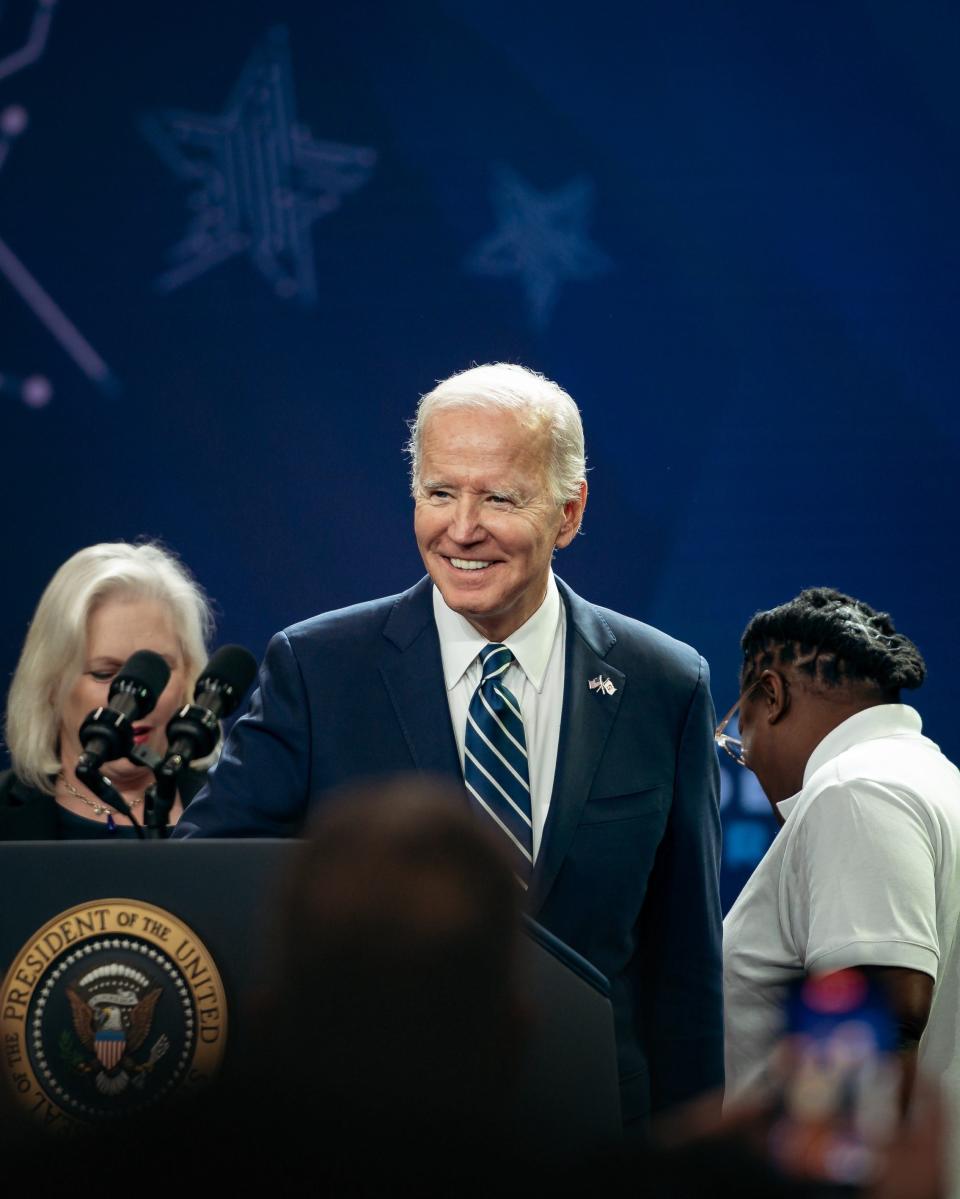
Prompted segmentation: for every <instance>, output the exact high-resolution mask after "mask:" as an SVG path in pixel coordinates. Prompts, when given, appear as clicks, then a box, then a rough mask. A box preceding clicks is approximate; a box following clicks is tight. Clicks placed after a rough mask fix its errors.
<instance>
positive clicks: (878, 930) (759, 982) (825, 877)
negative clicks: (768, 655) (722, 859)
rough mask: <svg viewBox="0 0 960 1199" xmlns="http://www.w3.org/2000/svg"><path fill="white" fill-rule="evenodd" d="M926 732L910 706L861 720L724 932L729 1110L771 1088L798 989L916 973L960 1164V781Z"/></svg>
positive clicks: (795, 812)
mask: <svg viewBox="0 0 960 1199" xmlns="http://www.w3.org/2000/svg"><path fill="white" fill-rule="evenodd" d="M920 730H921V722H920V717H919V715H918V714H917V712H915V711H914V709H913V708H910V707H907V706H906V705H904V704H883V705H880V706H878V707H874V708H867V709H866V710H865V711H863V712H858V713H857V714H856V715H855V716H851V717H850V718H849V719H848V720H845V721H844V722H843V723H842V724H840V725H838V726H837V728H835V729H833V731H832V732H830V733H829V734H828V735H827V736H826V737H825V738H824V739H823V741H821V742H820V744H819V745H818V746H817V748H816V749H815V750H814V752H813V753H812V754H811V756H810V760H809V761H808V762H807V766H806V769H805V771H804V774H803V789H802V790H801V791H800V793H799V794H798V795H794V796H792V797H791V798H790V799H785V800H784V801H783V802H782V803H780V804H778V808H779V810H780V813H781V815H783V816H784V818H785V823H784V825H783V827H782V828H781V829H780V832H779V833H778V834H777V836H776V838H775V840H774V842H773V844H772V845H771V846H770V848H769V849H768V850H767V853H766V855H765V856H764V858H763V860H762V861H761V862H760V864H759V866H757V868H756V870H755V871H754V873H753V875H752V877H751V878H750V880H749V881H748V883H747V885H746V886H745V887H744V889H743V891H742V892H741V893H740V896H739V898H738V899H737V901H736V903H735V904H734V905H733V907H732V908H731V909H730V912H729V913H728V914H727V918H726V920H725V921H724V924H723V937H724V945H723V987H724V1003H725V1020H726V1034H725V1050H726V1054H725V1056H726V1083H727V1097H728V1099H735V1098H736V1097H737V1096H738V1095H740V1094H742V1093H743V1092H744V1091H747V1090H750V1089H752V1088H754V1087H756V1086H758V1085H760V1086H762V1084H763V1082H764V1080H765V1077H766V1070H765V1067H766V1062H767V1059H768V1057H769V1054H770V1051H771V1049H772V1047H773V1044H774V1042H775V1040H776V1039H777V1037H778V1035H779V1033H780V1030H781V1027H782V1018H781V1009H780V1001H781V998H782V989H783V985H784V984H785V983H787V982H789V981H791V980H793V979H796V978H798V977H801V976H802V975H803V974H805V973H810V972H812V973H827V972H829V971H831V970H839V969H841V968H843V967H845V966H866V965H870V966H904V967H907V968H908V969H911V970H920V971H922V972H923V973H924V974H929V975H930V976H931V977H932V978H933V979H934V992H933V1005H932V1008H931V1011H930V1018H929V1020H928V1022H927V1027H926V1031H925V1032H924V1034H923V1038H922V1040H921V1042H920V1051H919V1063H920V1068H921V1069H922V1070H923V1071H924V1072H925V1073H927V1074H928V1075H931V1076H933V1077H935V1078H938V1079H939V1080H940V1082H941V1084H942V1086H943V1087H944V1090H945V1091H946V1093H947V1097H948V1101H952V1106H953V1108H954V1113H955V1114H954V1136H953V1137H952V1138H951V1139H952V1141H953V1142H954V1145H955V1152H957V1150H958V1149H960V1147H957V1146H956V1142H958V1141H960V1124H958V1122H957V1119H956V1114H957V1113H960V930H958V924H960V773H958V771H957V768H956V767H955V766H954V765H953V764H952V763H951V762H950V761H948V760H947V758H945V757H944V756H943V754H942V753H941V752H940V750H939V749H938V748H937V746H936V745H934V743H933V742H932V741H930V740H929V739H928V738H926V737H924V736H922V734H921V731H920ZM955 1165H956V1166H960V1152H958V1153H957V1158H956V1162H955ZM957 1179H960V1174H958V1172H957V1170H956V1169H955V1171H954V1180H955V1183H954V1192H953V1193H954V1194H956V1193H957V1185H956V1183H957Z"/></svg>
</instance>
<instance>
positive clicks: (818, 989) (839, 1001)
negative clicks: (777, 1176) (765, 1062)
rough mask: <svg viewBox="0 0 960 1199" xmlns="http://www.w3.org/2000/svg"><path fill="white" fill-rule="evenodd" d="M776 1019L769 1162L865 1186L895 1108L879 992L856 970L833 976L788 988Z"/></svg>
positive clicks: (890, 1025) (890, 1039) (893, 1034)
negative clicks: (782, 1022) (778, 1032)
mask: <svg viewBox="0 0 960 1199" xmlns="http://www.w3.org/2000/svg"><path fill="white" fill-rule="evenodd" d="M785 1014H786V1030H785V1033H784V1037H783V1040H782V1042H781V1044H780V1045H779V1046H778V1049H777V1053H776V1055H775V1059H774V1063H773V1068H774V1082H775V1087H776V1091H777V1094H778V1104H777V1112H776V1117H775V1119H774V1122H773V1126H772V1129H771V1133H770V1152H771V1155H772V1157H773V1159H774V1161H775V1162H776V1164H777V1165H778V1166H779V1167H780V1168H781V1169H782V1170H783V1171H784V1172H786V1173H787V1174H789V1175H792V1176H794V1177H801V1178H810V1179H819V1180H821V1181H823V1182H825V1183H834V1184H837V1185H839V1186H846V1187H859V1186H863V1185H865V1184H868V1183H870V1182H871V1181H872V1180H873V1178H874V1175H875V1172H876V1168H877V1164H878V1154H879V1151H880V1150H881V1149H882V1148H883V1146H885V1145H886V1144H887V1143H889V1140H890V1137H891V1135H892V1134H893V1131H894V1129H895V1126H896V1123H897V1120H898V1110H899V1109H898V1102H899V1087H900V1064H899V1061H898V1058H897V1053H896V1050H897V1028H896V1024H895V1022H894V1020H893V1017H892V1015H891V1013H890V1011H889V1008H888V1005H887V1003H886V999H885V995H884V993H883V991H882V990H881V988H879V987H878V986H876V985H875V984H873V983H872V982H871V981H870V980H869V979H868V978H867V977H866V976H865V975H864V974H862V973H861V972H860V971H858V970H840V971H837V972H836V973H834V974H828V975H822V976H820V977H811V978H807V979H804V980H803V981H802V982H800V983H798V984H796V985H795V986H794V987H793V988H791V990H790V992H789V994H788V997H787V1003H786V1012H785Z"/></svg>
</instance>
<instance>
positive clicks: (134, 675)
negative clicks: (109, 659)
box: [110, 649, 170, 715]
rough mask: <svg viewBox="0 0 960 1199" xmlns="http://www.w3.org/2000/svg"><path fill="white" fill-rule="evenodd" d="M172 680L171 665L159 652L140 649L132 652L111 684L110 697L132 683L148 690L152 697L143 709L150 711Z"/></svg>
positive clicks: (124, 689) (138, 688)
mask: <svg viewBox="0 0 960 1199" xmlns="http://www.w3.org/2000/svg"><path fill="white" fill-rule="evenodd" d="M169 681H170V667H169V666H168V665H167V664H166V662H165V661H164V660H163V658H161V657H160V655H159V654H155V653H154V652H153V650H152V649H138V650H137V652H136V653H135V654H131V655H130V657H129V658H127V660H126V662H124V664H123V665H122V666H121V667H120V670H119V671H118V672H117V674H116V675H115V676H114V679H113V682H112V683H111V684H110V698H111V699H112V698H113V697H114V695H115V694H116V693H117V692H119V691H128V690H130V687H131V684H132V685H133V686H134V687H135V688H136V689H137V690H140V689H141V688H142V689H143V690H144V691H146V692H147V693H148V695H149V697H150V702H149V704H148V705H147V706H146V707H144V708H143V709H142V711H141V715H142V714H143V712H149V711H150V709H151V708H153V707H154V706H155V705H156V702H157V700H158V699H159V698H160V696H161V694H162V693H163V689H164V687H166V685H167V683H168V682H169Z"/></svg>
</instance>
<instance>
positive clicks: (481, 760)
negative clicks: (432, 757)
mask: <svg viewBox="0 0 960 1199" xmlns="http://www.w3.org/2000/svg"><path fill="white" fill-rule="evenodd" d="M512 661H513V654H512V653H511V652H510V650H509V649H507V647H506V646H505V645H486V646H484V648H483V649H482V650H481V651H480V685H479V686H478V687H477V689H476V691H475V692H474V695H473V699H472V700H471V701H470V708H469V711H468V712H467V732H466V738H465V741H464V755H463V777H464V781H465V782H466V784H467V790H468V791H469V792H470V794H471V795H472V797H473V799H474V800H475V801H476V803H477V806H478V807H480V808H482V809H483V811H484V812H485V813H486V815H487V816H489V818H490V819H491V820H492V821H493V822H494V824H496V825H497V827H498V828H499V829H500V830H501V832H503V833H504V834H505V836H506V839H507V845H508V849H509V850H510V856H511V858H512V860H513V868H514V872H515V873H516V875H517V878H518V879H519V880H520V882H521V883H522V884H523V886H524V887H526V886H527V885H528V883H529V881H530V873H531V871H532V869H533V825H532V822H531V808H530V773H529V770H528V767H527V740H526V737H525V736H524V733H523V717H522V716H521V714H520V704H519V703H518V702H517V698H516V696H515V695H514V694H513V692H512V691H510V690H508V688H507V686H506V684H505V683H504V681H503V676H504V674H505V673H506V671H507V668H508V667H509V665H510V663H511V662H512Z"/></svg>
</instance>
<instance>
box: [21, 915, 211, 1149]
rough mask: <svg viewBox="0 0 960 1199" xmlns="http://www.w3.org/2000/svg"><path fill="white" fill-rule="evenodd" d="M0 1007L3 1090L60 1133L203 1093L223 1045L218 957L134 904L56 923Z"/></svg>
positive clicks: (31, 949)
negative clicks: (180, 1092)
mask: <svg viewBox="0 0 960 1199" xmlns="http://www.w3.org/2000/svg"><path fill="white" fill-rule="evenodd" d="M0 1004H2V1006H0V1049H2V1057H0V1069H2V1073H3V1074H4V1075H5V1078H6V1085H7V1086H9V1087H11V1088H12V1089H13V1092H14V1094H15V1096H16V1097H17V1099H18V1101H19V1103H20V1104H21V1105H22V1106H23V1107H26V1108H27V1109H29V1110H30V1111H31V1112H32V1114H33V1115H34V1116H35V1117H36V1118H37V1119H38V1120H40V1121H41V1122H42V1123H43V1124H44V1125H49V1126H56V1127H58V1128H61V1129H64V1130H68V1129H70V1128H76V1127H78V1126H80V1125H88V1124H97V1123H101V1122H103V1121H109V1120H115V1119H117V1118H119V1117H122V1116H127V1115H129V1114H130V1113H132V1112H135V1111H137V1110H139V1109H141V1108H144V1107H147V1106H149V1105H150V1104H152V1103H155V1102H157V1100H159V1099H162V1098H164V1097H165V1096H167V1095H169V1094H170V1093H171V1092H173V1091H174V1090H177V1089H187V1090H189V1089H194V1088H197V1087H200V1086H203V1085H204V1084H205V1083H207V1082H209V1081H210V1080H211V1079H212V1078H213V1077H214V1076H215V1075H216V1073H217V1070H218V1069H219V1066H220V1062H221V1060H222V1058H223V1052H224V1048H225V1044H226V1032H227V1004H226V996H225V994H224V990H223V983H222V982H221V980H220V975H219V973H218V971H217V967H216V964H215V963H214V960H213V958H212V957H211V956H210V954H209V953H208V952H207V950H206V948H205V947H204V945H203V944H202V943H201V941H200V940H199V938H198V937H197V936H196V934H195V933H194V932H193V931H192V930H191V929H190V928H188V927H187V925H185V924H184V923H183V922H182V921H180V920H178V919H177V918H176V917H175V916H173V915H171V914H170V913H169V912H167V911H164V910H163V909H162V908H157V907H153V906H152V905H150V904H146V903H142V902H140V901H139V900H128V899H104V900H98V901H96V902H93V903H86V904H80V905H79V906H78V907H75V908H70V909H69V910H68V911H66V912H61V913H60V915H59V916H56V917H54V919H53V920H50V921H49V922H48V923H47V924H46V925H44V927H43V928H41V929H40V930H39V931H38V932H37V933H36V934H35V935H34V936H33V937H31V938H30V940H29V941H28V942H27V944H26V945H24V947H23V948H22V949H21V950H20V952H19V953H18V954H17V956H16V957H15V958H14V961H13V964H12V965H11V967H10V969H9V971H8V972H7V975H6V978H5V979H4V982H3V990H2V993H0Z"/></svg>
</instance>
